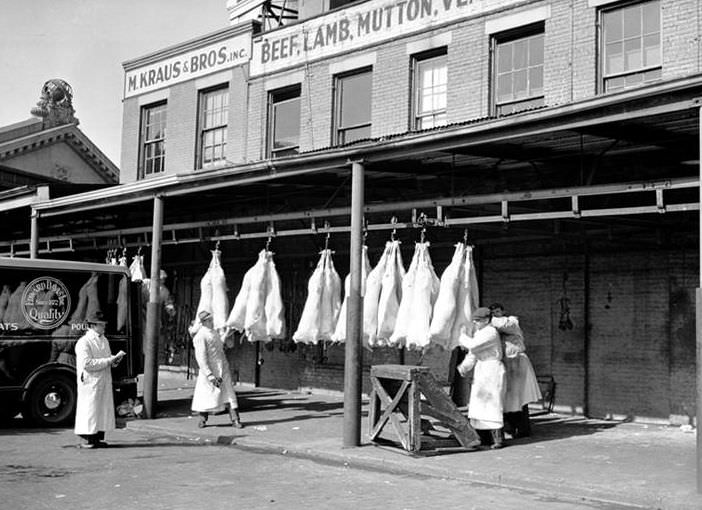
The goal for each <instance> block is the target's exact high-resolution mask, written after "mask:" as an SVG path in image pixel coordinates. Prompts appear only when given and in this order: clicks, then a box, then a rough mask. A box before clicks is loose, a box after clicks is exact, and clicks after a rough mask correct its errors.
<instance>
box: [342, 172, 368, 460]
mask: <svg viewBox="0 0 702 510" xmlns="http://www.w3.org/2000/svg"><path fill="white" fill-rule="evenodd" d="M363 170H364V169H363V165H362V164H361V163H360V162H353V163H351V239H350V250H349V252H350V253H349V258H350V260H349V271H350V274H351V277H350V282H349V296H348V301H347V305H346V306H347V317H346V353H345V354H346V356H345V361H344V448H349V447H354V446H360V445H361V390H362V387H363V385H362V382H363V351H362V347H361V343H362V341H363V300H362V297H361V271H362V269H361V264H362V260H363V203H364V196H363V192H364V182H363V181H364V174H363Z"/></svg>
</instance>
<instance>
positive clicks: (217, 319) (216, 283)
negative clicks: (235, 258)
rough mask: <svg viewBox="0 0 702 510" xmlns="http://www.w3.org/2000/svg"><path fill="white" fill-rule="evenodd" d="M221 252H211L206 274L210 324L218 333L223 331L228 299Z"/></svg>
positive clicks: (227, 310)
mask: <svg viewBox="0 0 702 510" xmlns="http://www.w3.org/2000/svg"><path fill="white" fill-rule="evenodd" d="M221 255H222V252H221V251H219V250H213V251H212V260H211V261H210V267H209V269H208V270H207V272H208V273H209V275H210V285H211V286H212V303H211V306H212V308H211V311H212V322H213V324H214V328H215V329H216V330H218V331H220V332H221V331H222V330H224V328H225V327H226V322H227V313H228V312H229V299H228V298H227V280H226V278H225V276H224V270H223V269H222V262H221Z"/></svg>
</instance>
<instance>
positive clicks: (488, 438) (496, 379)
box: [458, 307, 505, 449]
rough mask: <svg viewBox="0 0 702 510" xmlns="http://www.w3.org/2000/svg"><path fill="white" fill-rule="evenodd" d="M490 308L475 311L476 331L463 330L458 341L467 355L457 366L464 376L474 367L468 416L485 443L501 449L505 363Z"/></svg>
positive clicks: (484, 444)
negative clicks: (471, 334)
mask: <svg viewBox="0 0 702 510" xmlns="http://www.w3.org/2000/svg"><path fill="white" fill-rule="evenodd" d="M490 317H491V316H490V310H489V309H487V308H485V307H481V308H478V309H476V310H475V311H474V312H473V324H474V325H475V333H474V334H473V336H468V335H467V334H465V333H463V334H462V335H461V336H460V338H459V342H460V343H461V345H462V346H463V347H465V348H467V349H468V354H467V355H466V357H465V358H464V360H463V362H462V363H461V364H460V365H459V366H458V373H460V374H461V376H463V377H465V375H466V374H467V373H468V372H469V371H470V370H471V369H474V370H473V384H472V385H471V388H470V400H469V402H468V418H470V424H471V425H472V427H473V428H474V429H475V430H476V431H477V432H478V435H479V436H480V440H481V442H482V444H483V446H489V447H490V448H492V449H495V448H502V439H503V436H502V427H503V423H504V422H503V416H502V413H503V405H504V392H505V367H504V365H503V364H502V342H501V341H500V334H499V333H498V332H497V330H496V329H495V328H494V327H493V326H491V325H490Z"/></svg>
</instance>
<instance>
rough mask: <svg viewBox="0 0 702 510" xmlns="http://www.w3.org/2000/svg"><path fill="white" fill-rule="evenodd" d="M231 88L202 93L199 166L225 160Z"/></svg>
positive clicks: (202, 166)
mask: <svg viewBox="0 0 702 510" xmlns="http://www.w3.org/2000/svg"><path fill="white" fill-rule="evenodd" d="M228 119H229V89H228V88H226V87H225V88H218V89H215V90H208V91H204V92H201V93H200V133H199V158H198V159H199V167H200V168H205V167H207V166H211V165H213V164H215V163H217V162H218V161H225V157H226V153H227V122H228Z"/></svg>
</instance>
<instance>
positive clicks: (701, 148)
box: [695, 108, 702, 494]
mask: <svg viewBox="0 0 702 510" xmlns="http://www.w3.org/2000/svg"><path fill="white" fill-rule="evenodd" d="M697 136H698V147H697V149H698V156H697V157H698V159H699V161H698V162H697V164H698V166H699V175H700V190H699V199H700V209H699V211H700V212H699V215H698V221H699V225H698V228H699V247H700V249H699V261H698V263H699V271H700V278H699V285H698V286H697V292H696V298H697V299H695V324H696V328H695V333H696V335H695V338H696V341H695V343H696V352H697V354H696V356H695V372H696V374H697V381H696V389H697V399H696V414H697V420H696V421H697V423H696V425H695V426H696V430H695V432H696V434H697V492H698V493H699V494H702V434H701V433H700V425H702V108H699V109H698V119H697Z"/></svg>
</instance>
